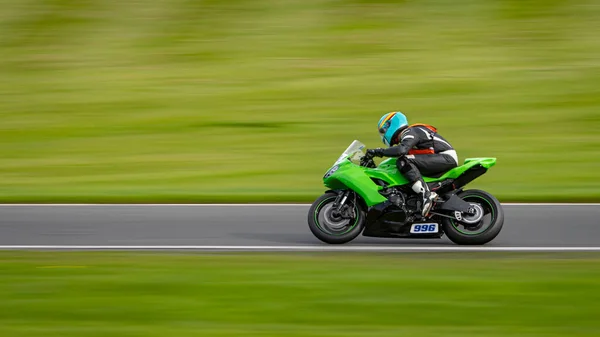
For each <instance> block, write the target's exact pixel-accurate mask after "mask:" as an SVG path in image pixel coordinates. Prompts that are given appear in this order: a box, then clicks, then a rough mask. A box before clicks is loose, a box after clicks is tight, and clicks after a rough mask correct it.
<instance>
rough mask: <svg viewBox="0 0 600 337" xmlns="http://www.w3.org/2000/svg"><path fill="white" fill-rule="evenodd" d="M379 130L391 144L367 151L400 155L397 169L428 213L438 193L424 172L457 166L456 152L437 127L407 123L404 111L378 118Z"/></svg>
mask: <svg viewBox="0 0 600 337" xmlns="http://www.w3.org/2000/svg"><path fill="white" fill-rule="evenodd" d="M378 129H379V134H380V135H381V140H382V141H383V143H384V144H385V145H387V146H389V147H388V148H387V149H382V148H378V149H371V150H367V153H368V154H370V155H372V156H376V157H398V161H397V162H396V165H397V166H398V170H399V171H400V173H402V175H403V176H404V177H405V178H406V179H408V181H409V182H410V183H411V184H412V190H413V191H414V192H415V193H417V194H419V195H420V197H421V198H423V203H422V204H423V205H422V209H421V214H422V215H423V216H425V215H427V214H428V213H429V210H430V209H431V206H432V205H433V201H434V200H435V199H436V198H437V194H436V193H435V192H431V191H429V187H428V186H427V184H426V183H425V181H424V180H423V177H422V176H421V173H422V174H425V175H435V174H439V173H442V172H446V171H449V170H450V169H452V168H454V167H457V166H458V156H457V155H456V151H455V150H454V148H453V147H452V145H450V143H448V141H446V140H445V139H444V138H443V137H442V136H440V135H439V134H438V133H437V129H436V128H434V127H433V126H431V125H427V124H413V125H408V120H407V119H406V116H404V114H402V113H401V112H390V113H387V114H385V115H384V116H383V117H381V119H380V120H379V124H378ZM394 145H397V146H394Z"/></svg>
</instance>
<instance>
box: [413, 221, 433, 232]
mask: <svg viewBox="0 0 600 337" xmlns="http://www.w3.org/2000/svg"><path fill="white" fill-rule="evenodd" d="M410 232H411V233H412V234H422V233H437V232H438V224H436V223H416V224H413V225H412V226H411V227H410Z"/></svg>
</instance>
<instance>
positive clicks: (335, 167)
mask: <svg viewBox="0 0 600 337" xmlns="http://www.w3.org/2000/svg"><path fill="white" fill-rule="evenodd" d="M339 168H340V165H335V166H334V167H332V168H331V169H330V170H329V171H327V173H325V175H324V176H323V179H327V178H329V177H330V176H331V175H332V174H334V173H335V171H337V170H338V169H339Z"/></svg>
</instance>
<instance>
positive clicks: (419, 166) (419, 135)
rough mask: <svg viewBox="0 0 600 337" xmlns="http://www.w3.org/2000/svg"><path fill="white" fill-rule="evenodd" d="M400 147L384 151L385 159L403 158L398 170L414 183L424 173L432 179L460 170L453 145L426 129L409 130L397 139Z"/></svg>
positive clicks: (398, 162) (399, 161) (410, 128)
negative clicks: (457, 168) (447, 172)
mask: <svg viewBox="0 0 600 337" xmlns="http://www.w3.org/2000/svg"><path fill="white" fill-rule="evenodd" d="M398 143H399V144H398V145H396V146H392V147H389V148H387V149H384V150H383V155H384V156H386V157H400V158H399V159H398V161H397V163H396V165H397V166H398V170H400V173H402V175H403V176H404V177H405V178H406V179H408V180H409V181H410V182H411V183H415V182H417V181H419V180H422V177H421V173H422V174H423V175H425V176H433V175H437V174H440V173H445V172H446V171H449V170H450V169H452V168H455V167H457V166H458V157H457V155H456V151H455V150H454V148H453V147H452V145H450V143H448V141H446V140H445V139H444V138H443V137H442V136H440V135H439V134H438V133H437V132H436V131H433V130H431V129H429V128H427V127H426V126H421V125H418V126H409V127H408V128H406V129H405V130H403V131H402V132H401V133H400V134H399V135H398Z"/></svg>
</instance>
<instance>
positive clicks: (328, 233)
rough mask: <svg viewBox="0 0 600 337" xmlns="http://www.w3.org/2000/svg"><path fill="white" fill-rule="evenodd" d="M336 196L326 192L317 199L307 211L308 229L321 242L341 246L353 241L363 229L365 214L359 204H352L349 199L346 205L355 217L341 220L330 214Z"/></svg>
mask: <svg viewBox="0 0 600 337" xmlns="http://www.w3.org/2000/svg"><path fill="white" fill-rule="evenodd" d="M336 198H337V194H335V193H332V192H327V193H325V194H323V195H322V196H321V197H319V198H318V199H317V200H316V201H315V202H314V203H313V204H312V206H311V207H310V210H309V211H308V228H310V231H311V232H312V233H313V234H314V235H315V236H316V237H317V238H318V239H319V240H321V241H323V242H325V243H330V244H341V243H346V242H350V241H352V240H354V239H355V238H356V237H357V236H358V235H359V234H360V233H361V232H362V231H363V229H364V227H365V219H366V216H365V212H364V210H363V209H362V207H361V205H360V203H358V202H357V204H354V203H353V201H352V200H350V198H348V200H347V201H346V204H347V205H349V206H350V207H353V209H354V214H355V217H354V218H352V219H343V218H340V217H335V215H334V214H332V210H333V203H334V202H335V199H336Z"/></svg>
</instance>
